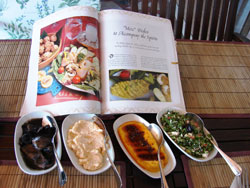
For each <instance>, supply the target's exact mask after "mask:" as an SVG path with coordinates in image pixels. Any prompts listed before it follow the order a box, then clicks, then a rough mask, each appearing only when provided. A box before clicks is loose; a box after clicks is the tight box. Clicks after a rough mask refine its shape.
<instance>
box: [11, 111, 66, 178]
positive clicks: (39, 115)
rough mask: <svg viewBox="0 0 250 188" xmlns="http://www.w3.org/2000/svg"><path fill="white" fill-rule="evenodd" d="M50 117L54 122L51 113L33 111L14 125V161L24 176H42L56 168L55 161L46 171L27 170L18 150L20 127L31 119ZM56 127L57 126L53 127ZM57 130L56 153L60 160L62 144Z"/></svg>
mask: <svg viewBox="0 0 250 188" xmlns="http://www.w3.org/2000/svg"><path fill="white" fill-rule="evenodd" d="M46 115H48V116H50V117H51V118H52V119H54V121H56V120H55V118H54V117H53V116H52V114H51V113H49V112H46V111H34V112H31V113H28V114H25V115H24V116H22V117H20V118H19V120H18V121H17V123H16V127H15V133H14V148H15V157H16V160H17V164H18V166H19V168H20V169H21V170H22V171H23V172H24V173H26V174H29V175H42V174H46V173H48V172H50V171H52V170H54V169H55V168H56V167H57V164H56V161H55V164H54V165H53V166H52V167H50V168H48V169H46V170H36V169H31V168H29V167H28V166H27V165H26V164H25V162H24V160H23V157H22V154H21V150H20V145H19V138H20V137H21V135H22V125H23V124H24V123H25V122H27V121H29V120H31V119H36V118H42V117H43V116H46ZM55 126H57V125H55ZM57 130H58V133H57V137H56V138H57V146H56V152H57V155H58V157H59V159H61V156H62V142H61V136H60V131H59V128H58V126H57Z"/></svg>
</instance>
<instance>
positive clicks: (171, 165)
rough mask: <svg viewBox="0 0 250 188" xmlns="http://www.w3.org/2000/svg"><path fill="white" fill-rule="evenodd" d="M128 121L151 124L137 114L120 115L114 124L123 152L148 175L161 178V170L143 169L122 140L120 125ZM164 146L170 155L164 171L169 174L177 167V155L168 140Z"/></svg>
mask: <svg viewBox="0 0 250 188" xmlns="http://www.w3.org/2000/svg"><path fill="white" fill-rule="evenodd" d="M128 121H137V122H141V123H143V124H144V125H145V126H146V127H148V126H149V125H150V123H149V122H147V121H146V120H145V119H143V118H142V117H140V116H138V115H136V114H126V115H123V116H121V117H119V118H118V119H117V120H116V121H115V122H114V124H113V129H114V133H115V136H116V138H117V140H118V143H119V144H120V146H121V148H122V150H123V152H124V153H125V154H126V155H127V157H128V158H129V159H130V161H131V162H132V163H133V164H134V165H135V166H136V167H137V168H139V169H140V170H141V171H142V172H144V173H145V174H146V175H148V176H149V177H151V178H160V177H161V176H160V171H159V172H150V171H148V170H145V169H143V168H142V167H141V166H139V165H138V164H137V163H136V162H135V160H134V159H133V158H132V157H131V155H130V154H129V153H128V151H127V149H126V148H125V146H124V145H123V143H122V141H121V140H120V136H119V134H118V131H117V129H118V127H119V126H120V125H122V124H123V123H125V122H128ZM163 146H164V148H165V151H166V153H167V156H168V163H167V165H166V166H165V167H164V169H163V171H164V174H165V175H168V174H169V173H170V172H172V170H173V169H174V168H175V166H176V160H175V157H174V154H173V152H172V150H171V149H170V147H169V146H168V144H167V142H166V141H165V140H164V145H163Z"/></svg>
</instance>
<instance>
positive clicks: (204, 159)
mask: <svg viewBox="0 0 250 188" xmlns="http://www.w3.org/2000/svg"><path fill="white" fill-rule="evenodd" d="M168 110H172V111H175V112H179V113H180V114H185V113H187V112H186V111H184V110H183V109H181V108H178V107H168V108H164V109H163V110H161V111H160V112H158V113H157V115H156V121H157V123H158V125H159V126H160V127H161V129H162V131H163V133H164V134H165V135H166V136H167V137H168V139H169V140H170V141H171V142H172V143H173V144H174V145H175V146H176V147H177V148H178V149H179V150H180V151H181V152H183V153H184V154H185V155H186V156H187V157H189V158H190V159H192V160H194V161H197V162H206V161H210V160H211V159H213V158H214V157H215V156H216V155H217V153H218V151H217V150H216V148H215V147H214V149H213V150H212V151H211V152H210V154H209V155H208V157H206V158H197V157H194V156H192V155H190V154H188V153H187V152H185V151H184V150H183V149H182V148H181V147H180V146H179V145H178V144H177V143H175V141H173V140H172V138H171V137H170V136H169V135H168V133H167V132H166V131H165V130H164V128H163V126H162V124H161V121H160V118H161V116H162V115H163V114H164V113H166V112H167V111H168ZM213 140H214V141H215V143H216V145H218V144H217V142H216V140H215V139H214V137H213Z"/></svg>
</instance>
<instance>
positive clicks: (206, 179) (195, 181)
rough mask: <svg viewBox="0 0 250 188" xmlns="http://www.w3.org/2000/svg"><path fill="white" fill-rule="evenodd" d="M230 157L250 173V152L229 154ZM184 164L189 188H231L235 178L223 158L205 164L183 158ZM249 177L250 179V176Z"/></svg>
mask: <svg viewBox="0 0 250 188" xmlns="http://www.w3.org/2000/svg"><path fill="white" fill-rule="evenodd" d="M228 155H229V156H231V158H232V159H233V160H234V161H236V162H237V163H238V164H239V165H240V166H242V167H243V166H244V167H246V168H247V169H248V171H250V151H247V152H237V153H236V152H235V153H228ZM182 162H183V165H184V170H185V175H186V179H187V183H188V187H189V188H201V187H206V188H229V187H230V186H231V184H232V182H233V179H234V177H235V176H234V174H233V173H232V171H231V169H230V167H229V166H228V165H227V163H226V162H225V160H224V159H223V158H222V157H221V156H217V157H216V158H214V159H212V160H210V161H208V162H204V163H200V162H195V161H193V160H191V159H189V158H187V157H186V156H182ZM248 175H249V177H248V179H249V178H250V174H248ZM249 182H250V179H249Z"/></svg>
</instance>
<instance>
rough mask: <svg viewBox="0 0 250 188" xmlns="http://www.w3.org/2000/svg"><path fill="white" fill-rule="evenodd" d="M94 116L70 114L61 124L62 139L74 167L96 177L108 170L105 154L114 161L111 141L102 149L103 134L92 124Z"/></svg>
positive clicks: (108, 164)
mask: <svg viewBox="0 0 250 188" xmlns="http://www.w3.org/2000/svg"><path fill="white" fill-rule="evenodd" d="M95 116H96V115H95V114H83V113H79V114H71V115H69V116H67V117H66V118H65V119H64V121H63V124H62V137H63V142H64V146H65V148H66V151H67V154H68V156H69V158H70V160H71V162H72V164H73V165H74V167H75V168H76V169H77V170H78V171H80V172H81V173H83V174H87V175H96V174H100V173H102V172H104V171H106V170H107V169H109V168H110V166H111V164H110V163H109V161H108V157H107V153H106V152H108V153H109V156H110V157H111V160H112V161H114V160H115V154H114V148H113V145H112V142H111V139H110V138H109V140H108V146H109V147H108V150H107V151H106V150H105V147H104V145H103V144H104V134H103V133H104V132H103V131H102V130H101V129H100V127H98V126H97V124H95V123H94V121H93V117H95Z"/></svg>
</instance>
